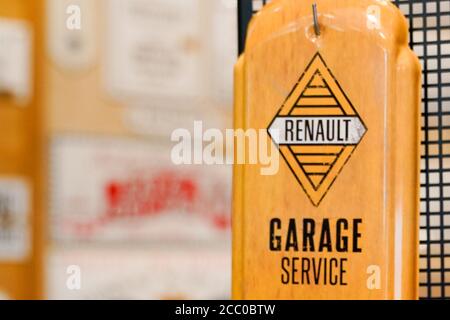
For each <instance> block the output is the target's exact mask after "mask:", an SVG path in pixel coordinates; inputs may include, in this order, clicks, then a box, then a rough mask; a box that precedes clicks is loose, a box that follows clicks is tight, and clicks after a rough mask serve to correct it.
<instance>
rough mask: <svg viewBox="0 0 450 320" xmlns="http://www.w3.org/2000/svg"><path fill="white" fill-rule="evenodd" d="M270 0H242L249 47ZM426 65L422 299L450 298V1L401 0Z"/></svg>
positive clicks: (242, 23) (412, 41)
mask: <svg viewBox="0 0 450 320" xmlns="http://www.w3.org/2000/svg"><path fill="white" fill-rule="evenodd" d="M269 1H270V0H253V1H249V0H240V1H238V8H239V12H238V13H239V39H240V50H241V51H242V50H243V47H244V46H243V44H244V41H245V32H246V27H247V24H248V21H249V20H250V18H251V15H252V14H253V13H255V12H257V11H258V10H260V9H261V8H262V6H264V4H266V3H267V2H269ZM393 2H394V3H395V4H396V5H397V6H399V7H400V9H401V10H402V12H403V13H404V14H405V16H406V18H407V20H408V23H409V27H410V45H411V47H412V48H413V50H414V51H415V52H416V54H417V55H418V56H419V58H420V61H421V64H422V68H423V82H422V83H423V89H422V90H423V92H422V97H423V99H422V141H421V143H422V148H421V152H422V156H421V190H420V195H421V213H420V222H421V226H420V229H421V230H420V283H419V285H420V297H421V298H422V299H450V0H435V1H430V0H395V1H393Z"/></svg>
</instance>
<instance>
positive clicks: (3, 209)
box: [0, 177, 30, 261]
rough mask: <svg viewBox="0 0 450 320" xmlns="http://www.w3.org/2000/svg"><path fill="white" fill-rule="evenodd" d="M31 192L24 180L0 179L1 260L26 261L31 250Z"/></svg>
mask: <svg viewBox="0 0 450 320" xmlns="http://www.w3.org/2000/svg"><path fill="white" fill-rule="evenodd" d="M29 214H30V190H29V186H28V184H27V183H26V182H25V181H23V180H22V179H18V178H9V177H3V178H0V260H6V261H17V260H23V259H25V258H26V257H27V256H28V254H29V250H30V225H29Z"/></svg>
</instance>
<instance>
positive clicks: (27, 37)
mask: <svg viewBox="0 0 450 320" xmlns="http://www.w3.org/2000/svg"><path fill="white" fill-rule="evenodd" d="M0 48H1V50H0V70H1V72H0V94H1V95H11V96H13V97H14V98H16V99H17V100H18V102H20V103H21V104H26V103H27V102H28V99H29V98H30V95H31V91H32V89H31V88H32V76H33V73H32V71H31V70H32V33H31V29H30V27H29V25H28V24H27V23H26V22H24V21H21V20H16V19H6V18H1V19H0ZM22 102H23V103H22Z"/></svg>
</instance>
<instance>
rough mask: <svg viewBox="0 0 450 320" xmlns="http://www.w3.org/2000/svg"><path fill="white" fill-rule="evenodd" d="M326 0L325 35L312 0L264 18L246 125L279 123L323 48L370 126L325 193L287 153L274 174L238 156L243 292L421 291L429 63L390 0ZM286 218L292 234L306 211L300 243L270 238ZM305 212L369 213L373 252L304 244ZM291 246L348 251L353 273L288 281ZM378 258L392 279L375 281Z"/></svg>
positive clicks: (313, 255) (364, 243)
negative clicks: (298, 172) (423, 114)
mask: <svg viewBox="0 0 450 320" xmlns="http://www.w3.org/2000/svg"><path fill="white" fill-rule="evenodd" d="M316 2H317V5H318V12H319V23H320V28H321V35H320V37H316V36H315V35H314V32H313V29H312V10H311V5H312V1H293V0H278V1H277V0H276V1H273V2H271V3H270V4H269V5H267V6H266V7H265V8H264V9H263V10H262V11H261V12H259V13H258V14H257V15H256V16H255V17H254V18H253V20H252V22H251V23H250V26H249V31H248V37H247V44H246V49H245V54H244V56H243V57H242V58H241V59H240V60H239V62H238V64H237V67H236V88H235V90H236V93H235V94H236V98H235V126H236V127H237V128H241V127H242V128H244V129H248V128H255V129H267V128H268V126H269V124H270V123H271V121H272V120H273V118H274V116H275V115H276V114H277V113H278V112H279V111H280V110H281V111H280V112H283V108H282V106H283V105H285V102H286V101H287V97H288V96H289V94H290V93H291V92H292V90H293V88H294V87H295V85H296V83H297V82H298V81H299V77H300V76H301V75H302V74H303V73H304V72H305V70H306V69H307V66H308V64H309V63H310V62H311V60H312V59H313V57H314V56H315V55H316V54H317V53H318V52H319V53H320V55H321V57H322V58H323V60H324V61H325V63H326V65H327V67H328V68H329V70H330V71H331V73H332V74H333V76H334V77H335V80H336V81H337V82H338V83H339V85H340V87H341V89H342V90H343V92H344V93H345V95H346V96H347V98H348V100H349V101H351V104H352V105H353V107H354V109H355V110H356V112H357V114H358V115H359V117H360V118H361V119H362V121H363V122H364V124H365V126H366V128H367V132H366V133H365V135H364V137H363V138H362V140H361V141H360V143H359V144H358V145H357V146H356V147H354V150H352V152H353V153H352V155H351V157H350V158H349V159H348V161H347V163H346V164H345V165H344V166H343V167H342V170H341V171H340V172H339V173H338V174H337V176H336V179H335V180H334V182H333V183H332V184H331V186H330V187H329V190H328V191H327V193H326V194H325V195H324V196H323V198H322V199H320V201H315V200H314V199H313V198H312V197H311V194H308V193H309V192H308V190H307V188H305V186H304V185H301V183H299V181H298V180H297V179H296V177H295V175H294V174H293V172H292V170H290V169H289V167H288V165H287V161H285V159H283V158H280V169H279V172H278V173H277V174H276V175H273V176H262V175H261V174H260V166H259V165H246V166H237V167H236V168H235V171H234V204H233V210H234V212H233V259H234V260H233V297H234V298H244V299H416V298H417V295H418V229H419V226H418V218H419V128H420V127H419V119H420V118H419V117H420V109H419V103H420V97H419V94H420V93H419V92H420V65H419V62H418V59H417V58H416V57H415V56H414V54H413V53H412V52H411V50H410V49H409V48H408V46H407V25H406V21H405V19H404V18H403V16H402V15H401V13H400V11H399V10H398V9H397V8H396V7H395V6H393V5H392V4H391V3H390V2H389V1H366V0H362V1H356V0H345V1H344V0H341V1H338V2H336V1H331V0H318V1H316ZM373 5H377V7H378V8H379V10H380V11H379V12H380V19H381V20H380V22H381V23H380V25H379V28H372V27H370V28H368V15H367V12H368V9H369V7H370V6H373ZM288 100H289V99H288ZM280 151H282V148H280ZM274 218H278V219H280V221H281V224H282V227H281V229H282V231H277V235H281V236H282V237H283V238H284V240H285V239H286V233H287V227H288V223H289V219H296V222H297V230H298V237H299V238H298V241H299V243H300V250H299V251H298V252H295V251H294V250H288V251H285V250H281V251H271V250H270V248H269V243H270V240H271V239H270V233H269V227H270V221H271V220H272V219H274ZM303 219H313V220H314V221H315V222H316V228H317V229H318V232H319V231H320V228H321V227H323V226H324V224H325V222H324V220H323V219H329V221H330V226H331V230H333V228H334V227H335V226H336V224H337V221H338V219H348V221H354V220H355V219H361V221H362V223H361V225H360V228H359V231H360V232H361V238H360V240H359V242H360V246H361V249H362V252H351V251H352V250H349V252H336V248H335V247H334V250H332V252H328V251H327V250H324V251H323V252H317V251H318V250H317V248H316V250H315V252H303V250H302V248H301V241H302V236H301V235H302V221H303ZM332 232H333V231H332ZM347 233H350V232H347ZM349 236H351V233H350V234H349ZM332 237H335V233H332ZM315 239H316V241H319V240H320V239H318V235H316V238H315ZM349 241H352V240H349ZM316 244H317V243H316ZM283 258H287V259H288V260H290V261H293V258H299V259H300V261H302V260H301V259H302V258H309V260H310V261H313V260H315V261H317V262H318V261H319V259H321V258H322V259H332V258H337V259H347V260H346V264H345V271H346V273H345V276H344V278H345V281H344V283H345V285H340V284H338V285H330V284H329V283H328V284H324V283H319V284H317V285H316V284H311V283H310V284H305V283H304V282H302V281H301V279H300V278H301V275H302V274H301V273H299V274H298V279H297V281H299V282H300V284H292V283H289V284H282V281H281V279H282V276H283V274H284V271H283V270H282V268H281V261H282V259H283ZM373 265H375V266H379V268H380V271H381V272H380V277H381V278H380V279H381V282H380V288H379V289H374V290H369V289H368V286H367V280H368V277H369V275H368V273H367V270H368V268H369V266H373ZM299 269H301V266H299ZM300 272H301V271H300ZM299 279H300V280H299ZM291 280H292V279H291Z"/></svg>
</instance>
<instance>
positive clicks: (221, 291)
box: [46, 246, 231, 300]
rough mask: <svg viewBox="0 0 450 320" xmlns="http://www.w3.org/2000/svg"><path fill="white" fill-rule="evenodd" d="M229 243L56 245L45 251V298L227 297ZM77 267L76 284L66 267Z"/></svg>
mask: <svg viewBox="0 0 450 320" xmlns="http://www.w3.org/2000/svg"><path fill="white" fill-rule="evenodd" d="M230 253H231V252H230V249H229V248H227V247H222V248H218V247H215V248H203V249H198V248H197V249H194V248H191V249H183V250H181V249H180V248H161V247H159V248H151V249H150V248H147V249H145V248H142V247H141V248H136V247H135V246H134V247H121V248H111V247H105V246H99V247H93V246H91V247H84V248H80V246H77V247H76V248H75V247H72V248H71V247H56V248H53V250H51V251H50V252H49V260H48V261H47V262H48V264H47V265H48V269H47V277H46V278H47V279H48V281H49V282H48V285H47V288H48V298H49V299H105V300H106V299H146V300H148V299H229V298H230V297H231V254H230ZM70 266H76V267H77V269H78V270H79V275H80V287H79V289H77V290H71V288H68V287H67V285H66V284H67V280H68V277H70V276H71V274H68V272H67V270H68V267H70Z"/></svg>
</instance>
